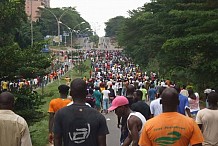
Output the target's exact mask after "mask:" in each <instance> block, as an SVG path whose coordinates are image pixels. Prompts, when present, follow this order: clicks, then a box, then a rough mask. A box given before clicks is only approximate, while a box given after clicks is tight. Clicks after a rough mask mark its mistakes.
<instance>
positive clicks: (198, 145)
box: [192, 143, 202, 146]
mask: <svg viewBox="0 0 218 146" xmlns="http://www.w3.org/2000/svg"><path fill="white" fill-rule="evenodd" d="M192 146H202V143H198V144H194V145H192Z"/></svg>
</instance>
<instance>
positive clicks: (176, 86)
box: [174, 85, 181, 93]
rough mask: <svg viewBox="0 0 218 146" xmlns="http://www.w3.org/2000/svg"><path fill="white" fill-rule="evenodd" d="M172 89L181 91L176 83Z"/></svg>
mask: <svg viewBox="0 0 218 146" xmlns="http://www.w3.org/2000/svg"><path fill="white" fill-rule="evenodd" d="M174 89H176V91H177V92H178V93H180V91H181V89H180V87H179V86H178V85H175V86H174Z"/></svg>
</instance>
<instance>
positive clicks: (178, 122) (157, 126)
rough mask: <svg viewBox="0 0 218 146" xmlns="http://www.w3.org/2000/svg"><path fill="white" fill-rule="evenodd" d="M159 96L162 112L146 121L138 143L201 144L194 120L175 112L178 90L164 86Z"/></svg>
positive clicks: (152, 145)
mask: <svg viewBox="0 0 218 146" xmlns="http://www.w3.org/2000/svg"><path fill="white" fill-rule="evenodd" d="M161 98H162V99H161V103H162V106H163V113H162V114H160V115H158V116H156V117H154V118H152V119H150V120H148V121H147V122H146V124H145V125H144V127H143V131H142V133H141V137H140V140H139V145H140V146H156V145H172V146H188V145H189V144H191V145H192V146H201V145H202V142H203V141H204V139H203V135H202V133H201V131H200V129H199V127H198V125H197V124H196V122H195V121H194V120H193V119H191V118H189V117H186V116H184V115H181V114H179V113H178V112H177V106H178V105H179V94H178V92H177V91H176V90H175V89H174V88H166V89H165V90H164V91H163V93H162V96H161Z"/></svg>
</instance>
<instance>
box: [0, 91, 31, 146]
mask: <svg viewBox="0 0 218 146" xmlns="http://www.w3.org/2000/svg"><path fill="white" fill-rule="evenodd" d="M13 107H14V95H13V94H11V93H10V92H3V93H1V94H0V135H1V136H0V146H32V142H31V139H30V133H29V128H28V125H27V123H26V121H25V119H24V118H23V117H21V116H19V115H17V114H15V113H14V112H13V111H12V110H13Z"/></svg>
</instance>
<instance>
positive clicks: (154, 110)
mask: <svg viewBox="0 0 218 146" xmlns="http://www.w3.org/2000/svg"><path fill="white" fill-rule="evenodd" d="M164 89H166V87H163V86H161V87H160V88H159V91H158V94H157V99H155V100H153V101H152V102H151V103H150V110H151V117H152V118H153V117H155V116H157V115H159V114H161V113H162V112H163V111H162V104H160V101H161V94H162V93H163V91H164Z"/></svg>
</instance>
